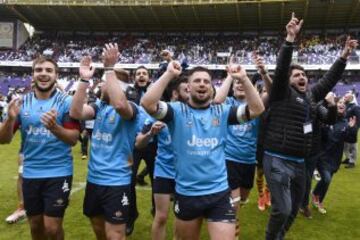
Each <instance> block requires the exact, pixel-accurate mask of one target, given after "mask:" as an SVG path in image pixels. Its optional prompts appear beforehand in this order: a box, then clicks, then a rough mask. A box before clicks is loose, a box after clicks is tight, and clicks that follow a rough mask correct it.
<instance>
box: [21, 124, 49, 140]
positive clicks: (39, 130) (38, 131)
mask: <svg viewBox="0 0 360 240" xmlns="http://www.w3.org/2000/svg"><path fill="white" fill-rule="evenodd" d="M26 133H27V134H28V135H33V136H38V135H41V136H47V137H50V134H51V133H50V131H49V130H48V129H46V128H44V127H34V126H33V125H30V126H29V128H28V129H27V131H26Z"/></svg>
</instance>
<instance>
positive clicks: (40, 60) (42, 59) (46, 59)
mask: <svg viewBox="0 0 360 240" xmlns="http://www.w3.org/2000/svg"><path fill="white" fill-rule="evenodd" d="M44 62H50V63H52V64H53V65H54V67H55V72H56V73H59V66H58V64H57V62H56V61H55V60H54V59H52V58H51V57H46V56H40V57H38V58H36V59H35V60H34V61H33V64H32V72H34V70H35V66H36V65H37V64H41V63H44Z"/></svg>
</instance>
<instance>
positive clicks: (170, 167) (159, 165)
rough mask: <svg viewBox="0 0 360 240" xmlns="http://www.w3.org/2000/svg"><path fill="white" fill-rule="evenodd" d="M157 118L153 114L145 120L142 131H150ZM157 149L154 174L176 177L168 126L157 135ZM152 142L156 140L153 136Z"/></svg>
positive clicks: (156, 175) (170, 177)
mask: <svg viewBox="0 0 360 240" xmlns="http://www.w3.org/2000/svg"><path fill="white" fill-rule="evenodd" d="M156 121H157V120H156V119H155V118H153V117H151V116H149V118H147V119H146V120H145V123H144V127H143V130H142V133H143V134H145V133H147V132H148V131H150V129H151V126H152V125H153V124H154V123H155V122H156ZM156 140H157V151H156V158H155V165H154V176H155V177H163V178H169V179H174V178H175V165H174V164H175V163H174V153H173V148H172V145H171V136H170V133H169V129H168V127H167V126H166V125H165V127H164V128H163V129H162V130H161V131H160V132H159V133H158V134H157V135H156ZM150 142H154V138H151V139H150V141H149V143H150Z"/></svg>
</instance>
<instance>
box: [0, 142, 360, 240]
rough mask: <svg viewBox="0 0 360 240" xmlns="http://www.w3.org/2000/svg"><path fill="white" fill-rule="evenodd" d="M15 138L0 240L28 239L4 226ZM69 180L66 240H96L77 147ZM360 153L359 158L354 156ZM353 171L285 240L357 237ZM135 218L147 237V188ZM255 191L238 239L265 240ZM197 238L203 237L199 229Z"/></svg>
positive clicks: (358, 191) (3, 152) (137, 234)
mask: <svg viewBox="0 0 360 240" xmlns="http://www.w3.org/2000/svg"><path fill="white" fill-rule="evenodd" d="M18 149H19V136H18V135H17V136H16V138H15V139H14V141H13V143H12V144H11V145H1V146H0V164H1V167H0V240H13V239H30V231H29V226H28V224H27V222H26V220H24V221H22V222H19V223H16V224H13V225H9V224H7V223H6V222H5V221H4V220H5V218H6V216H7V215H8V214H10V213H12V211H13V210H14V209H15V208H16V206H17V196H16V176H17V152H18ZM73 153H74V165H75V172H74V180H73V193H72V195H71V203H70V206H69V207H68V209H67V212H66V215H65V219H64V228H65V238H66V239H71V240H80V239H95V235H94V234H93V232H92V230H91V227H90V224H89V221H88V219H87V218H86V217H85V216H83V214H82V202H83V197H84V184H85V181H86V171H87V161H83V160H81V159H80V157H81V156H80V146H79V145H77V146H76V147H75V148H74V151H73ZM359 155H360V154H359ZM358 163H359V165H358V167H357V168H355V169H351V170H348V169H344V168H343V167H342V168H341V170H340V171H339V172H338V173H337V174H336V175H335V177H334V179H333V183H332V185H331V186H330V190H329V194H328V195H327V198H326V200H325V207H326V209H327V211H328V213H327V214H326V215H321V214H319V213H317V212H315V211H313V213H314V214H313V219H311V220H308V219H305V218H304V217H302V216H301V215H300V216H298V218H297V219H296V221H295V224H294V225H293V227H292V228H291V230H290V232H289V233H288V235H287V239H288V240H302V239H307V240H329V239H330V240H332V239H334V240H335V239H336V240H356V239H360V227H359V226H360V200H359V198H360V159H358ZM137 191H138V205H139V211H140V216H139V218H138V220H137V222H136V226H135V230H134V233H133V235H132V236H131V237H130V238H129V239H139V240H146V239H150V229H151V222H152V217H151V215H150V205H151V201H150V190H149V188H146V187H144V188H138V189H137ZM256 197H257V192H256V189H254V190H253V192H252V194H251V199H250V202H249V204H248V205H246V206H245V207H244V208H241V209H240V210H241V211H240V216H239V218H240V221H241V238H240V239H242V240H247V239H251V240H252V239H255V240H257V239H264V231H265V227H266V223H267V219H268V212H263V213H261V212H259V211H258V209H257V205H256ZM172 222H173V215H172V212H171V219H170V223H169V224H168V228H167V231H168V239H172V238H171V234H172ZM202 239H208V236H207V234H206V231H205V227H204V226H203V234H202Z"/></svg>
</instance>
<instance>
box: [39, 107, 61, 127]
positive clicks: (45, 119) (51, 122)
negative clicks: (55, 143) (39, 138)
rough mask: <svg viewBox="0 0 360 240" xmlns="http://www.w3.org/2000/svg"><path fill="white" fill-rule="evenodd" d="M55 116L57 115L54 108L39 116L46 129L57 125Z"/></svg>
mask: <svg viewBox="0 0 360 240" xmlns="http://www.w3.org/2000/svg"><path fill="white" fill-rule="evenodd" d="M56 117H57V112H56V110H55V109H51V110H50V111H49V112H46V113H44V114H43V115H42V116H41V118H40V121H41V123H42V124H43V125H44V126H45V127H46V128H47V129H49V130H52V129H54V127H56V125H57V123H56Z"/></svg>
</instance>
